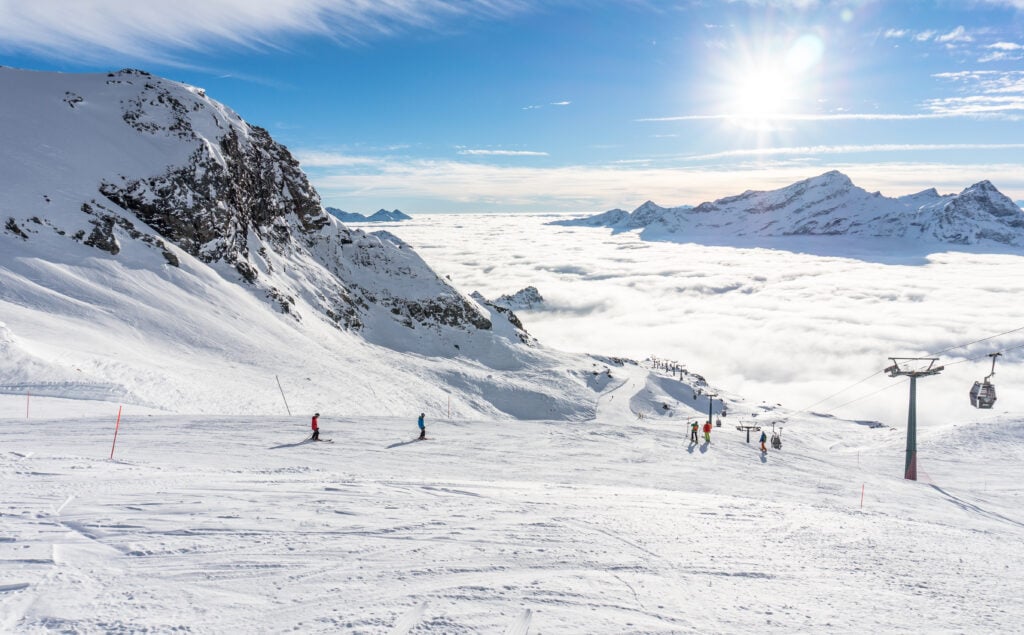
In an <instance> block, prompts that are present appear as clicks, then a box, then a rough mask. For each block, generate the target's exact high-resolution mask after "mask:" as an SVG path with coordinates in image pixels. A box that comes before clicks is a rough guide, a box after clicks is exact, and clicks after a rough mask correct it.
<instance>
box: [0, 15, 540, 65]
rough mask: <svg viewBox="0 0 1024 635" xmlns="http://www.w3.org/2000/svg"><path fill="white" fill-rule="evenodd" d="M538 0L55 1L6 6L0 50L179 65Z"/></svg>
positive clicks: (352, 37)
mask: <svg viewBox="0 0 1024 635" xmlns="http://www.w3.org/2000/svg"><path fill="white" fill-rule="evenodd" d="M532 4H533V2H532V0H459V1H456V0H389V1H387V2H364V1H362V0H340V1H339V0H275V1H274V2H253V1H252V0H216V1H213V0H177V1H176V2H173V3H172V2H138V1H136V0H47V1H46V2H0V50H6V51H19V52H30V53H33V54H37V55H43V56H47V57H51V58H61V59H70V60H81V59H85V60H91V61H98V60H103V59H112V58H114V59H119V60H120V59H123V58H124V56H129V57H131V58H134V59H141V60H150V61H159V62H164V63H173V61H174V52H176V51H181V50H191V51H202V50H206V49H208V48H210V47H212V46H214V45H223V44H230V45H233V46H238V47H240V48H250V49H264V48H275V47H279V46H281V44H282V38H286V37H288V36H292V35H298V34H313V35H320V36H323V37H329V38H333V39H335V40H338V41H340V42H345V43H359V42H363V41H366V40H368V39H372V38H374V37H380V36H389V35H394V34H395V33H398V32H401V31H402V30H404V29H407V28H423V27H432V28H437V27H438V26H439V25H440V24H441V23H442V22H443V21H445V20H449V19H457V18H466V17H484V18H490V17H498V16H504V15H510V14H514V13H516V12H520V11H523V10H526V9H528V8H529V7H531V6H532Z"/></svg>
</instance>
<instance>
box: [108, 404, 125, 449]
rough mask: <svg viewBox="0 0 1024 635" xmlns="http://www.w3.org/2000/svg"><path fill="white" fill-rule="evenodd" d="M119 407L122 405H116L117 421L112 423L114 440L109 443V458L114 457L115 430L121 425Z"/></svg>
mask: <svg viewBox="0 0 1024 635" xmlns="http://www.w3.org/2000/svg"><path fill="white" fill-rule="evenodd" d="M121 408H124V406H118V407H117V423H116V424H114V442H113V443H111V444H110V458H111V459H113V458H114V446H115V445H117V430H118V429H119V428H120V427H121Z"/></svg>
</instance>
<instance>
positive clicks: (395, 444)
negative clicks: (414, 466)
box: [385, 439, 419, 450]
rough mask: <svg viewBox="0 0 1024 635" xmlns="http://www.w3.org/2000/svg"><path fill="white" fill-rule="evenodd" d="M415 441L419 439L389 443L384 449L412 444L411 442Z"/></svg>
mask: <svg viewBox="0 0 1024 635" xmlns="http://www.w3.org/2000/svg"><path fill="white" fill-rule="evenodd" d="M417 441H419V439H412V440H410V441H399V442H398V443H392V444H391V445H389V446H388V447H387V448H385V449H386V450H390V449H391V448H400V447H402V446H403V445H409V444H412V443H416V442H417Z"/></svg>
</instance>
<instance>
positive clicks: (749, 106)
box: [729, 68, 798, 118]
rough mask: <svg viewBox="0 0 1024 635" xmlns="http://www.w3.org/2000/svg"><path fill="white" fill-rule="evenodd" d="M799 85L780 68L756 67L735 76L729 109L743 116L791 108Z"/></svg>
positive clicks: (781, 112) (776, 112)
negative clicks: (790, 105) (790, 104)
mask: <svg viewBox="0 0 1024 635" xmlns="http://www.w3.org/2000/svg"><path fill="white" fill-rule="evenodd" d="M796 91H797V87H796V86H795V85H794V83H793V81H792V80H791V78H789V77H788V76H787V75H786V74H785V72H783V71H782V70H781V69H768V68H762V69H755V70H752V71H748V72H747V73H746V74H742V75H738V76H737V77H736V78H735V79H734V80H733V86H732V90H731V93H732V95H731V98H730V101H731V104H730V108H729V110H730V113H731V114H734V115H737V116H739V117H744V118H759V117H770V116H772V115H780V114H783V113H785V112H787V111H788V110H789V103H790V102H791V101H793V100H795V99H797V98H798V95H797V94H796Z"/></svg>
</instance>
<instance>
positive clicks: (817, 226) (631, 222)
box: [552, 171, 1024, 247]
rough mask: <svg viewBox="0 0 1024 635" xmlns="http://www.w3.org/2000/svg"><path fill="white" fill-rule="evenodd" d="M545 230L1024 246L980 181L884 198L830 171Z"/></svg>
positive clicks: (1007, 203) (1019, 225)
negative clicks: (954, 190) (774, 186)
mask: <svg viewBox="0 0 1024 635" xmlns="http://www.w3.org/2000/svg"><path fill="white" fill-rule="evenodd" d="M552 224H554V225H582V226H606V227H613V228H615V229H619V230H629V229H638V228H640V229H643V232H644V235H645V236H649V237H660V236H664V237H686V236H748V237H774V236H794V235H796V236H807V235H828V236H859V237H885V238H900V239H906V240H912V241H915V242H922V243H945V244H951V245H978V244H985V245H1005V246H1013V247H1024V211H1022V210H1021V209H1020V208H1019V207H1018V206H1017V205H1015V204H1014V203H1013V201H1011V200H1010V199H1009V198H1007V197H1006V196H1004V195H1003V194H1001V193H1000V192H999V191H998V190H997V189H996V188H995V187H994V186H993V185H992V184H991V183H989V182H988V181H981V182H980V183H976V184H974V185H972V186H970V187H968V188H967V189H965V190H964V191H962V192H961V193H960V194H956V195H953V194H949V195H940V194H939V193H938V192H936V191H935V190H934V189H930V190H925V191H923V192H920V193H918V194H912V195H909V196H903V197H900V198H888V197H885V196H882V195H881V194H880V193H878V192H875V193H869V192H867V191H865V190H863V189H861V188H859V187H857V186H855V185H854V184H853V182H851V181H850V179H849V178H848V177H847V176H846V175H844V174H841V173H840V172H836V171H831V172H826V173H825V174H822V175H820V176H817V177H814V178H810V179H807V180H804V181H800V182H798V183H794V184H793V185H790V186H787V187H784V188H781V189H778V190H772V191H768V192H755V191H747V192H744V193H743V194H740V195H738V196H731V197H727V198H723V199H719V200H717V201H713V202H709V203H702V204H700V205H698V206H696V207H687V206H683V207H674V208H664V207H660V206H658V205H656V204H654V203H652V202H650V201H648V202H646V203H644V204H643V205H641V206H640V207H638V208H637V209H636V210H634V211H633V212H632V213H630V214H628V215H624V214H623V213H622V211H621V210H612V211H609V212H604V213H603V214H598V215H596V216H591V217H588V218H583V219H574V220H560V221H554V222H553V223H552Z"/></svg>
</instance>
